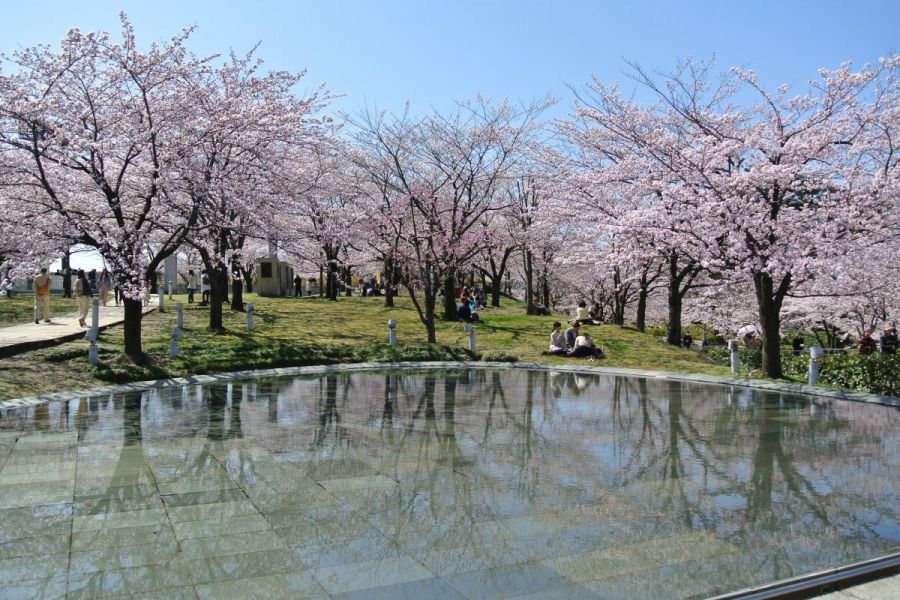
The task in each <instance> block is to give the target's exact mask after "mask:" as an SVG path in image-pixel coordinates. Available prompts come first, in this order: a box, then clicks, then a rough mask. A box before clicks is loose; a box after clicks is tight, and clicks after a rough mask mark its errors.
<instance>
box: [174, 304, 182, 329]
mask: <svg viewBox="0 0 900 600" xmlns="http://www.w3.org/2000/svg"><path fill="white" fill-rule="evenodd" d="M183 311H184V305H183V304H182V303H181V302H176V303H175V312H176V314H177V317H176V320H175V322H176V323H177V325H175V327H177V328H178V329H184V312H183Z"/></svg>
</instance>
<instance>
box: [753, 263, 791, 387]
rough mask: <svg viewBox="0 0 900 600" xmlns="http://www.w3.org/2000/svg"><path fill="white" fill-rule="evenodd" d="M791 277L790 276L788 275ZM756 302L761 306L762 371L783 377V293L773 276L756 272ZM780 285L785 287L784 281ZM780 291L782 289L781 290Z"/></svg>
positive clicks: (768, 375) (767, 375) (764, 373)
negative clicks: (777, 286) (775, 283)
mask: <svg viewBox="0 0 900 600" xmlns="http://www.w3.org/2000/svg"><path fill="white" fill-rule="evenodd" d="M788 277H790V276H788ZM753 284H754V287H755V288H756V302H757V304H758V306H759V328H760V330H761V332H762V371H763V375H765V376H766V377H771V378H773V379H781V378H782V376H783V373H782V370H781V333H780V329H781V300H782V299H783V297H784V296H783V295H781V294H780V293H779V292H778V291H776V290H775V289H774V283H773V281H772V276H771V275H769V274H768V273H755V274H754V276H753ZM780 287H785V282H782V285H781V286H780ZM779 291H780V290H779Z"/></svg>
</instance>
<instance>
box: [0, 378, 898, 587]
mask: <svg viewBox="0 0 900 600" xmlns="http://www.w3.org/2000/svg"><path fill="white" fill-rule="evenodd" d="M898 424H900V420H898V414H897V411H896V409H894V408H892V407H884V406H877V405H860V404H853V403H847V402H840V401H833V400H825V401H821V402H811V401H809V399H807V398H799V397H792V396H789V395H785V394H774V393H771V392H755V391H752V390H749V389H743V390H737V391H735V390H731V391H728V390H727V388H721V387H712V388H711V387H709V386H704V385H700V384H692V383H686V382H680V381H654V380H646V379H629V378H623V377H615V376H610V375H581V376H579V378H576V377H575V375H574V374H570V373H562V372H560V373H557V374H552V373H550V372H549V371H526V370H510V371H506V372H504V373H501V372H499V371H488V370H481V369H479V370H456V371H453V372H449V373H448V372H425V373H424V374H420V375H405V374H400V373H397V372H385V373H371V372H357V373H353V374H346V375H345V374H337V373H331V374H329V375H326V376H323V377H301V378H282V379H262V380H258V381H241V382H235V383H226V382H219V383H211V384H207V385H204V386H188V387H184V388H177V387H167V388H163V389H159V390H149V391H144V392H132V393H121V394H110V395H107V396H105V397H102V398H92V399H78V400H71V401H57V402H51V403H44V404H41V405H37V406H28V407H24V408H20V409H17V410H8V409H4V410H3V411H2V412H0V598H62V597H69V598H98V597H119V596H125V595H129V596H131V597H136V596H140V597H148V598H154V597H158V598H328V597H331V598H423V597H425V598H513V597H515V598H574V599H577V598H682V597H683V598H689V597H704V596H710V595H714V594H717V593H722V592H726V591H732V590H736V589H740V588H744V587H750V586H754V585H760V584H762V583H766V582H768V581H772V580H776V579H782V578H784V577H788V576H791V575H799V574H802V573H807V572H811V571H816V570H820V569H823V568H828V567H830V566H837V565H840V564H846V563H848V562H853V561H856V560H863V559H867V558H872V557H874V556H879V555H883V554H887V553H889V552H896V551H897V550H898V547H900V529H898V525H897V522H898V519H897V510H898V506H900V502H898V500H900V498H898V496H900V490H898V485H897V481H898V478H897V477H896V475H897V474H898V472H900V427H898ZM896 586H897V578H893V579H886V580H882V581H878V582H873V583H870V584H865V585H863V586H859V587H857V588H850V589H847V590H843V591H841V592H837V594H843V596H840V595H839V596H835V597H843V598H850V597H854V598H881V597H886V596H883V595H882V596H879V595H878V594H886V593H890V594H891V595H892V596H894V595H895V594H893V592H895V591H896V590H897V587H896ZM865 594H870V595H868V596H866V595H865Z"/></svg>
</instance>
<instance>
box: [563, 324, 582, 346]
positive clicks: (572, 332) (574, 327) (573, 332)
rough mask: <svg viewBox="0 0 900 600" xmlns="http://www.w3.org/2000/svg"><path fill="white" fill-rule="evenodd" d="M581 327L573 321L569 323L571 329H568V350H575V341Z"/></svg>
mask: <svg viewBox="0 0 900 600" xmlns="http://www.w3.org/2000/svg"><path fill="white" fill-rule="evenodd" d="M580 327H581V323H579V322H578V321H575V320H573V321H572V322H571V323H569V328H568V329H566V348H574V347H575V339H576V338H577V337H578V329H579V328H580Z"/></svg>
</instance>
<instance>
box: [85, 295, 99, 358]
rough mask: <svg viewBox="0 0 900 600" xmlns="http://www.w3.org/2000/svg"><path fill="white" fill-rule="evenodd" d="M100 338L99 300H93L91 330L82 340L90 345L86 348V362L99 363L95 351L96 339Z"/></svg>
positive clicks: (97, 353)
mask: <svg viewBox="0 0 900 600" xmlns="http://www.w3.org/2000/svg"><path fill="white" fill-rule="evenodd" d="M99 336H100V300H98V299H96V298H94V299H93V300H92V301H91V328H90V329H88V330H87V333H85V334H84V339H86V340H88V341H89V342H90V343H91V345H90V347H88V362H89V363H91V364H92V365H96V364H97V362H99V360H100V357H99V352H98V350H97V338H98V337H99Z"/></svg>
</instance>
